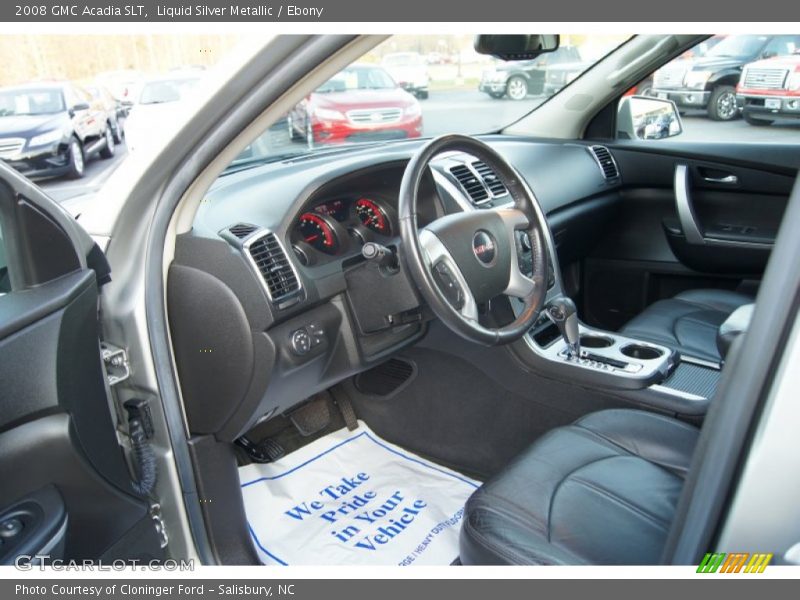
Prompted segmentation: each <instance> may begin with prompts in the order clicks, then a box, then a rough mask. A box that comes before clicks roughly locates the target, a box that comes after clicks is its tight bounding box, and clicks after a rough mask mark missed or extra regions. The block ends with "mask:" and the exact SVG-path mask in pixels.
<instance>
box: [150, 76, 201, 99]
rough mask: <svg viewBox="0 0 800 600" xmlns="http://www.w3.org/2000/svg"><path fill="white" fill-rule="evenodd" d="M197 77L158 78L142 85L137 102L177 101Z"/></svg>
mask: <svg viewBox="0 0 800 600" xmlns="http://www.w3.org/2000/svg"><path fill="white" fill-rule="evenodd" d="M197 81H198V80H197V79H160V80H158V81H150V82H148V83H146V84H144V86H143V87H142V94H141V96H140V97H139V104H163V103H165V102H177V101H178V100H180V99H181V98H183V97H184V95H185V94H186V93H188V91H189V90H190V89H191V88H192V87H194V85H195V84H196V83H197Z"/></svg>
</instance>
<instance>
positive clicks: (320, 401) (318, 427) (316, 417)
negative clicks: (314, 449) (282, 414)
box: [289, 392, 331, 437]
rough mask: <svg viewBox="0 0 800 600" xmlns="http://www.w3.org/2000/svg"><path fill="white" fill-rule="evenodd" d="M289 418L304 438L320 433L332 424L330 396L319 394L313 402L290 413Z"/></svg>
mask: <svg viewBox="0 0 800 600" xmlns="http://www.w3.org/2000/svg"><path fill="white" fill-rule="evenodd" d="M289 418H290V419H291V421H292V423H293V424H294V426H295V427H296V428H297V431H299V432H300V435H302V436H303V437H309V436H312V435H314V434H315V433H319V432H320V431H322V430H323V429H325V428H326V427H327V426H328V425H330V423H331V411H330V408H329V407H328V394H327V393H325V392H323V393H321V394H317V395H316V396H314V397H313V400H311V401H310V402H307V403H306V404H304V405H303V406H301V407H300V408H298V409H297V410H295V411H293V412H292V413H290V414H289Z"/></svg>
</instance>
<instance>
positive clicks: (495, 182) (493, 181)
mask: <svg viewBox="0 0 800 600" xmlns="http://www.w3.org/2000/svg"><path fill="white" fill-rule="evenodd" d="M472 166H473V167H474V168H475V171H477V173H478V175H480V176H481V178H482V179H483V183H485V184H486V187H487V188H489V191H490V192H491V193H492V196H494V197H495V198H499V197H500V196H505V195H506V194H507V193H508V190H507V189H506V186H505V185H504V184H503V182H502V181H500V178H499V177H497V173H495V172H494V170H492V168H491V167H490V166H489V165H487V164H486V163H485V162H483V161H480V160H476V161H475V162H474V163H472Z"/></svg>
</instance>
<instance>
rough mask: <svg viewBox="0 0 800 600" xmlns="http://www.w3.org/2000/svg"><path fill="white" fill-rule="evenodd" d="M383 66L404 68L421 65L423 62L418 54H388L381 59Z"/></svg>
mask: <svg viewBox="0 0 800 600" xmlns="http://www.w3.org/2000/svg"><path fill="white" fill-rule="evenodd" d="M383 64H384V65H386V66H387V67H406V66H415V65H422V64H424V61H423V60H422V57H421V56H420V55H419V54H390V55H388V56H385V57H384V58H383Z"/></svg>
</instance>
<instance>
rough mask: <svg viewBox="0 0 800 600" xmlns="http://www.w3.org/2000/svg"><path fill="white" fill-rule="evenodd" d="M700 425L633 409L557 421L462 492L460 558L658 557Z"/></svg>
mask: <svg viewBox="0 0 800 600" xmlns="http://www.w3.org/2000/svg"><path fill="white" fill-rule="evenodd" d="M698 434H699V430H698V429H696V428H694V427H692V426H690V425H687V424H685V423H682V422H681V421H677V420H675V419H671V418H668V417H664V416H661V415H657V414H653V413H648V412H644V411H638V410H605V411H600V412H596V413H592V414H589V415H587V416H585V417H583V418H581V419H579V420H578V421H576V422H575V423H574V424H572V425H569V426H567V427H561V428H558V429H554V430H553V431H551V432H549V433H547V434H546V435H544V436H543V437H541V438H540V439H539V440H538V441H537V442H536V443H534V444H533V445H532V446H531V447H530V448H529V449H528V450H526V451H525V452H523V453H522V454H521V455H520V456H519V457H517V458H516V459H515V460H514V461H513V462H512V463H511V464H510V465H509V466H508V467H506V469H505V470H503V471H502V472H501V473H500V474H499V475H497V476H496V477H494V478H493V479H491V480H490V481H488V482H486V483H485V484H484V485H483V486H481V487H480V488H479V489H478V490H477V491H476V492H475V493H474V494H473V495H472V496H471V497H470V499H469V500H468V501H467V504H466V508H465V517H464V524H463V527H462V529H461V539H460V558H461V562H462V564H465V565H471V564H480V565H562V564H567V565H574V564H598V565H612V564H620V565H628V564H658V562H659V560H660V557H661V552H662V550H663V547H664V544H665V542H666V537H667V532H668V530H669V527H670V523H671V522H672V518H673V516H674V513H675V507H676V504H677V501H678V496H679V494H680V492H681V489H682V487H683V482H684V479H685V477H686V472H687V470H688V467H689V461H690V459H691V456H692V453H693V451H694V447H695V445H696V443H697V436H698Z"/></svg>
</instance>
